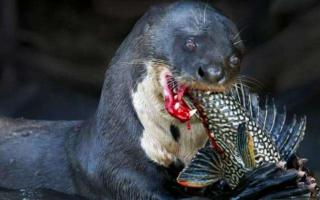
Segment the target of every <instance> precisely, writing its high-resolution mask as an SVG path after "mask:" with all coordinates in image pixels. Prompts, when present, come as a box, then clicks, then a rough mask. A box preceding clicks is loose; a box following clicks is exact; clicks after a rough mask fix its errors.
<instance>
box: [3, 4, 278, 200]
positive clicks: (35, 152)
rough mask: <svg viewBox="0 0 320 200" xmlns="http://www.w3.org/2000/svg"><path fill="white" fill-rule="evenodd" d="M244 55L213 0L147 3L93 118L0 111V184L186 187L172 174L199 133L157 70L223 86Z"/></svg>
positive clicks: (173, 195)
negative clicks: (33, 117)
mask: <svg viewBox="0 0 320 200" xmlns="http://www.w3.org/2000/svg"><path fill="white" fill-rule="evenodd" d="M241 54H242V44H241V42H240V41H239V34H238V32H237V29H236V28H235V26H234V25H233V24H232V22H231V21H230V20H228V19H227V18H226V17H224V16H222V15H221V14H219V13H218V12H217V11H216V10H215V9H213V8H211V7H210V6H208V5H206V4H202V3H200V2H184V1H183V2H177V3H174V4H170V5H166V6H162V7H155V8H151V9H150V10H149V11H148V12H147V13H146V14H145V15H144V16H143V17H142V18H141V19H140V20H139V21H138V22H137V24H136V25H135V26H134V28H133V30H132V32H131V33H130V34H129V35H128V36H127V38H126V39H125V41H124V42H123V43H122V45H121V46H120V48H119V49H118V51H117V52H116V54H115V56H114V58H113V59H112V61H111V63H110V65H109V68H108V70H107V73H106V76H105V82H104V85H103V89H102V94H101V99H100V102H99V106H98V109H97V112H96V114H95V116H94V117H92V118H91V119H90V120H87V121H83V122H62V121H61V122H41V121H27V120H9V119H2V120H1V122H0V187H7V188H12V189H20V188H31V189H36V188H47V189H52V190H56V191H58V192H62V193H66V194H78V195H81V196H84V197H87V198H89V199H177V198H184V197H188V196H190V195H188V193H186V192H185V190H184V189H181V187H179V186H177V185H176V177H177V173H178V172H179V171H180V170H181V169H182V168H183V166H184V165H186V164H188V163H189V161H190V160H191V158H192V157H193V156H194V155H195V154H196V152H197V150H198V149H199V148H201V147H202V146H203V145H204V144H205V143H206V140H207V137H206V132H205V130H204V128H203V126H202V124H201V123H200V121H198V120H197V119H195V118H191V119H190V124H191V129H188V128H187V126H186V124H185V123H181V120H179V119H177V118H176V117H174V116H173V114H169V113H170V112H169V113H168V112H167V111H168V110H166V108H168V109H169V108H170V106H171V105H169V104H167V101H165V99H166V98H167V97H168V98H171V96H170V94H169V93H170V92H171V91H169V90H168V87H167V85H166V84H169V83H170V82H168V83H167V82H166V81H168V80H166V79H165V77H164V76H163V74H164V73H167V74H170V76H172V77H174V78H176V79H177V81H179V82H181V83H184V84H186V85H188V86H189V87H194V88H198V89H199V88H201V89H211V90H212V89H215V90H219V91H223V90H224V89H225V88H227V87H228V85H230V84H232V83H233V79H234V78H235V76H236V74H237V72H238V71H239V66H238V64H239V63H237V62H234V61H235V59H236V60H237V59H239V58H238V57H240V56H241ZM168 92H169V93H168ZM173 98H174V99H176V98H177V97H176V96H174V97H172V99H173ZM166 106H167V107H166ZM176 108H179V105H175V109H176ZM261 180H263V179H261ZM279 180H281V179H279ZM273 184H279V183H273ZM180 189H181V190H180Z"/></svg>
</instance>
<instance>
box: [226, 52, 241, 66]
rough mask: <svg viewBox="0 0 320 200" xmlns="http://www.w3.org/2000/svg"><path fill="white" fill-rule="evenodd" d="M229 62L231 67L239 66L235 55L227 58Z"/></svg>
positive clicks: (238, 59)
mask: <svg viewBox="0 0 320 200" xmlns="http://www.w3.org/2000/svg"><path fill="white" fill-rule="evenodd" d="M229 62H230V65H231V67H237V66H238V65H240V58H239V57H238V56H236V55H233V56H231V57H230V58H229Z"/></svg>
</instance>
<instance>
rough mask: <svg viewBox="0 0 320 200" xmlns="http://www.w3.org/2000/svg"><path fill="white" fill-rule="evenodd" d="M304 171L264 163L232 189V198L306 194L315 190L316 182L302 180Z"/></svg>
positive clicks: (286, 196) (268, 197)
mask: <svg viewBox="0 0 320 200" xmlns="http://www.w3.org/2000/svg"><path fill="white" fill-rule="evenodd" d="M305 175H306V173H305V172H303V171H299V170H295V169H289V170H287V169H285V168H284V166H283V165H281V164H272V163H270V164H265V165H262V166H260V167H258V168H256V169H254V170H252V171H251V172H249V173H248V174H246V175H245V177H244V178H243V179H242V180H241V182H240V184H239V185H238V187H237V188H236V189H235V190H233V191H232V193H233V194H231V195H232V196H233V197H232V199H258V198H259V199H275V198H288V197H291V196H300V195H307V194H309V193H311V192H314V191H315V190H316V184H315V183H312V184H308V183H306V182H303V181H302V180H303V178H304V177H305Z"/></svg>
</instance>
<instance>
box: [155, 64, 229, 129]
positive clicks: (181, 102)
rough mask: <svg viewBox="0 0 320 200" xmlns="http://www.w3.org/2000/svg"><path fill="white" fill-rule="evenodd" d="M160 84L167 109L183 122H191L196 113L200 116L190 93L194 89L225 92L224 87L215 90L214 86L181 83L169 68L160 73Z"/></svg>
mask: <svg viewBox="0 0 320 200" xmlns="http://www.w3.org/2000/svg"><path fill="white" fill-rule="evenodd" d="M160 84H161V86H162V88H163V95H164V105H165V109H166V111H167V112H168V113H169V114H170V115H171V116H173V117H174V118H176V119H178V120H179V121H180V122H182V123H185V122H189V121H190V120H191V118H192V117H193V116H194V115H196V116H197V118H199V115H198V114H201V111H199V110H198V109H197V106H195V104H196V102H193V101H192V99H193V98H192V97H191V95H190V94H191V92H192V91H194V90H197V91H212V92H223V91H222V89H221V88H222V87H218V88H217V89H216V90H214V88H213V87H203V86H202V87H195V85H194V84H179V83H178V82H177V81H176V80H175V79H174V77H173V75H172V73H171V72H170V71H169V70H164V71H163V72H162V73H161V74H160ZM188 128H190V123H188Z"/></svg>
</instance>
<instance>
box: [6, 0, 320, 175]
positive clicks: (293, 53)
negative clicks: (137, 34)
mask: <svg viewBox="0 0 320 200" xmlns="http://www.w3.org/2000/svg"><path fill="white" fill-rule="evenodd" d="M160 2H165V1H160V0H158V1H155V0H154V1H151V0H140V1H129V0H126V1H120V0H118V1H108V0H68V1H67V0H55V1H52V0H41V1H39V0H27V1H26V0H0V115H3V116H10V117H18V118H20V117H23V118H31V119H48V120H58V119H59V120H61V119H66V120H70V119H86V118H88V117H90V116H92V115H93V114H94V112H95V109H96V106H97V102H98V99H99V93H100V89H101V85H102V81H103V78H104V72H105V70H106V66H107V64H108V62H109V61H110V58H112V56H113V54H114V52H115V50H116V49H117V47H118V46H119V44H120V43H121V41H122V40H123V39H124V38H125V36H126V35H127V34H128V32H129V31H130V29H131V28H132V26H133V25H134V23H135V21H136V20H137V19H138V18H139V16H141V15H142V14H143V13H144V11H145V10H146V9H147V8H148V7H149V6H150V5H154V4H157V3H160ZM207 2H209V3H211V4H213V5H215V6H216V7H217V8H219V9H221V10H222V11H224V13H225V14H226V15H227V16H229V17H230V18H231V19H232V20H233V21H234V22H235V23H236V24H237V25H238V27H239V30H240V31H241V36H242V39H243V40H244V43H245V44H246V46H247V50H248V54H247V56H246V57H245V59H244V61H243V70H242V74H244V75H246V76H249V77H251V78H252V82H253V84H252V86H253V87H254V88H255V90H256V91H257V92H259V93H260V94H261V95H265V94H271V95H272V96H274V97H275V98H276V103H277V104H278V105H284V104H285V105H287V108H288V111H289V113H291V114H292V113H297V114H298V115H302V114H306V115H307V117H308V124H307V133H306V138H305V140H304V142H303V144H302V146H301V148H300V153H301V154H302V155H303V156H306V157H307V158H309V160H310V161H309V165H310V166H311V167H312V168H313V169H314V170H316V171H318V172H320V156H319V155H317V154H319V153H318V152H319V147H320V133H319V130H320V95H319V94H320V87H319V85H320V25H319V24H320V3H319V1H318V0H255V1H254V0H220V1H219V0H217V1H207Z"/></svg>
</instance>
